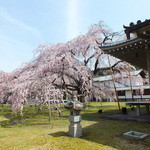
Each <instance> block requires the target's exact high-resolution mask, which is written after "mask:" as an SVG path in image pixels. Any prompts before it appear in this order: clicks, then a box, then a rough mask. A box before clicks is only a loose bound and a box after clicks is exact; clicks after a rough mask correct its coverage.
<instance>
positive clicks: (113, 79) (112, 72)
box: [107, 54, 121, 112]
mask: <svg viewBox="0 0 150 150" xmlns="http://www.w3.org/2000/svg"><path fill="white" fill-rule="evenodd" d="M107 57H108V63H109V66H110V70H111V76H112V81H113V85H114V90H115V94H116V99H117V102H118V108H119V112H121V108H120V103H119V99H118V93H117V89H116V85H115V77H114V71H113V69H112V67H111V64H110V59H109V56H108V54H107Z"/></svg>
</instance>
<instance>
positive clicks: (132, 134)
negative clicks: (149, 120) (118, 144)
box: [123, 131, 149, 140]
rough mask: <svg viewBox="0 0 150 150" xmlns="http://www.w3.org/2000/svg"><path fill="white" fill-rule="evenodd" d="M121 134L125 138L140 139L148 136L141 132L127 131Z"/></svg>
mask: <svg viewBox="0 0 150 150" xmlns="http://www.w3.org/2000/svg"><path fill="white" fill-rule="evenodd" d="M123 136H124V137H127V138H132V139H138V140H142V139H145V138H146V137H148V136H149V135H148V134H146V133H142V132H137V131H129V132H126V133H124V134H123Z"/></svg>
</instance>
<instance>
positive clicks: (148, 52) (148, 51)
mask: <svg viewBox="0 0 150 150" xmlns="http://www.w3.org/2000/svg"><path fill="white" fill-rule="evenodd" d="M145 50H146V59H147V70H148V76H149V86H150V48H149V47H148V45H147V44H146V45H145Z"/></svg>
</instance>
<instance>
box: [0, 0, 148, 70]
mask: <svg viewBox="0 0 150 150" xmlns="http://www.w3.org/2000/svg"><path fill="white" fill-rule="evenodd" d="M149 6H150V0H103V1H102V0H0V70H2V71H5V72H11V71H13V70H14V69H16V68H18V67H19V66H20V65H21V63H23V62H27V61H30V60H32V58H33V51H34V49H36V48H37V47H38V45H39V44H41V43H45V42H50V43H57V42H67V41H69V40H70V39H72V38H74V37H76V36H77V35H79V34H85V33H86V32H87V30H88V27H89V26H90V25H91V24H94V23H97V22H99V21H100V20H103V21H104V22H105V23H106V24H107V25H108V26H110V27H111V28H112V29H113V30H114V31H121V30H123V27H122V26H123V24H124V25H128V24H129V23H130V22H132V21H133V22H136V21H137V20H142V21H144V20H145V19H150V9H149Z"/></svg>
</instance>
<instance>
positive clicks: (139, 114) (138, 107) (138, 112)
mask: <svg viewBox="0 0 150 150" xmlns="http://www.w3.org/2000/svg"><path fill="white" fill-rule="evenodd" d="M136 115H137V116H141V110H140V105H137V106H136Z"/></svg>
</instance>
